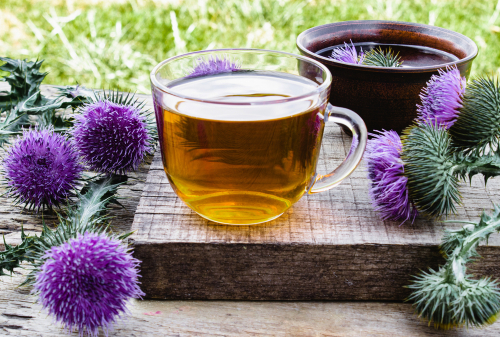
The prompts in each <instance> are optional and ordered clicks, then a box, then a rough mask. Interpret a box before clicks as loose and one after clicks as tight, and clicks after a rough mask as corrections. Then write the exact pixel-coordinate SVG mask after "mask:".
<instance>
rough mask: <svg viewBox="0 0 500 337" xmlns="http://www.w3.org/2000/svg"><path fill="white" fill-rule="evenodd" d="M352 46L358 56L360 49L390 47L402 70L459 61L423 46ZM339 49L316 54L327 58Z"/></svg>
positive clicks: (356, 44)
mask: <svg viewBox="0 0 500 337" xmlns="http://www.w3.org/2000/svg"><path fill="white" fill-rule="evenodd" d="M354 46H355V47H356V50H357V52H358V54H359V52H361V49H362V50H363V51H364V52H368V51H370V50H372V49H375V48H377V49H378V47H381V48H382V50H387V49H389V47H390V48H391V50H392V51H393V52H394V53H395V54H396V53H399V56H400V57H401V61H403V64H402V67H403V68H411V67H429V66H438V65H440V64H445V63H450V62H454V61H458V60H459V58H458V57H456V56H455V55H453V54H450V53H447V52H444V51H442V50H438V49H434V48H430V47H423V46H413V45H405V44H382V43H374V42H359V43H354ZM339 47H344V45H343V44H341V45H336V46H332V47H328V48H325V49H321V50H319V51H317V52H316V54H318V55H320V56H323V57H329V56H331V55H332V50H333V49H335V48H339Z"/></svg>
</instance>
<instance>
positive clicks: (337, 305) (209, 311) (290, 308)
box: [0, 83, 500, 337]
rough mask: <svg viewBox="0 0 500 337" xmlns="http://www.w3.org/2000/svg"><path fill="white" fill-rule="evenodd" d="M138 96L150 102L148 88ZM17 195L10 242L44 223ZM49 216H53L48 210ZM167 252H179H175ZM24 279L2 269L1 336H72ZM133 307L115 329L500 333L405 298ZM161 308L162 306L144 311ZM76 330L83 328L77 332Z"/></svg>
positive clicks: (134, 191)
mask: <svg viewBox="0 0 500 337" xmlns="http://www.w3.org/2000/svg"><path fill="white" fill-rule="evenodd" d="M4 84H5V83H0V90H4V89H5V88H4V87H2V85H4ZM43 88H44V92H45V94H50V92H51V88H50V87H49V86H43ZM140 97H141V98H142V99H146V100H148V101H149V102H150V96H148V95H141V96H140ZM156 167H157V169H159V168H158V166H156ZM148 169H149V163H145V164H144V165H142V166H141V167H140V169H139V171H138V172H136V173H134V174H133V178H134V179H131V180H130V181H129V182H128V183H127V184H126V185H125V186H123V188H121V189H120V192H119V194H120V196H122V197H123V198H124V199H122V200H121V202H122V204H124V206H125V208H124V209H121V208H114V209H113V210H112V211H111V213H112V215H113V216H114V217H115V218H114V219H113V227H114V228H115V230H117V231H127V230H130V227H131V225H132V218H133V215H134V213H135V209H136V206H137V204H138V203H139V199H140V196H141V194H142V191H143V189H144V187H145V185H144V181H145V179H146V174H147V172H148ZM339 187H340V186H339ZM2 193H3V192H2ZM11 203H12V199H9V198H0V218H1V221H0V233H2V232H3V233H7V237H8V238H7V241H8V243H13V244H15V243H16V242H18V237H19V236H20V235H19V231H20V229H21V225H24V227H25V228H27V229H28V230H30V231H34V232H38V231H40V230H41V215H40V214H35V213H32V212H27V211H24V210H23V208H22V207H20V206H13V205H12V204H11ZM44 217H45V219H46V220H47V215H44ZM51 222H54V221H53V220H52V221H51ZM210 226H212V225H209V228H212V227H210ZM212 229H213V228H212ZM1 249H3V247H2V245H1V243H0V250H1ZM163 258H164V259H165V258H168V259H170V260H176V259H177V257H176V256H175V255H171V256H168V257H167V256H165V257H163ZM489 259H490V260H493V258H489ZM492 266H493V265H492ZM487 272H488V273H489V272H490V271H488V270H487ZM21 280H22V276H21V275H18V274H15V275H14V277H13V278H10V277H7V276H5V277H0V336H30V337H31V336H40V337H53V336H68V334H67V333H66V332H65V331H64V330H63V329H61V326H60V325H59V324H54V322H53V318H52V317H51V316H48V315H47V313H46V312H44V311H41V306H40V305H39V304H36V303H35V300H36V298H35V296H33V295H30V291H31V288H19V287H17V286H18V285H19V284H20V282H21ZM184 282H190V280H185V281H184ZM129 310H130V315H129V316H126V317H124V319H118V322H117V323H116V324H115V329H114V331H113V332H111V333H110V334H109V335H110V336H141V337H143V336H304V337H307V336H485V337H488V336H492V337H493V336H498V335H500V324H498V323H496V324H494V325H492V326H490V327H487V328H485V329H481V330H465V329H461V330H452V331H448V332H442V331H438V330H434V329H433V328H432V327H428V326H427V324H426V323H425V322H422V321H420V320H419V319H418V318H417V317H416V316H415V315H414V314H413V310H412V308H411V306H410V304H405V303H388V302H385V303H381V302H292V301H287V302H263V301H260V302H254V301H245V302H242V301H154V300H143V301H139V300H136V301H132V302H131V304H130V305H129ZM157 311H160V312H161V313H160V314H158V315H153V316H152V315H145V314H146V313H156V312H157ZM71 336H78V334H77V333H73V334H71ZM100 336H101V337H102V336H104V334H103V333H101V334H100Z"/></svg>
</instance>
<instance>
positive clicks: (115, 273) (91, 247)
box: [33, 232, 144, 336]
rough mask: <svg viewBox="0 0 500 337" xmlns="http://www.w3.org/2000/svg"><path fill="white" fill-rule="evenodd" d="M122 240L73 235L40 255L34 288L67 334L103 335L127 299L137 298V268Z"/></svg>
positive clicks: (94, 235)
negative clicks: (101, 333)
mask: <svg viewBox="0 0 500 337" xmlns="http://www.w3.org/2000/svg"><path fill="white" fill-rule="evenodd" d="M127 250H128V249H127V246H126V245H124V244H122V242H121V241H119V240H116V239H112V238H110V237H108V236H106V235H105V234H96V233H88V232H86V233H85V234H84V235H81V234H78V237H77V238H76V239H70V240H69V242H66V243H64V244H62V245H60V246H57V247H52V248H50V249H49V250H47V251H46V252H45V255H44V256H43V258H44V259H46V260H45V262H44V264H43V265H42V266H41V267H40V271H39V272H38V273H37V274H36V281H35V285H34V289H33V292H36V293H38V295H39V302H40V303H41V304H42V306H43V308H44V309H47V310H48V312H49V314H51V315H54V317H55V320H56V321H57V322H61V323H62V324H63V325H64V326H65V328H67V329H68V330H69V331H70V332H72V331H74V330H75V329H78V330H79V332H80V336H83V334H84V333H85V332H86V333H87V334H88V335H89V336H97V335H98V328H99V327H102V329H103V330H104V332H105V334H106V336H107V335H108V330H110V329H111V328H112V325H113V323H114V322H115V317H116V316H119V315H120V314H121V313H124V312H125V313H126V312H127V309H126V304H127V301H128V300H129V299H130V298H140V297H141V296H144V293H143V292H142V291H141V289H140V288H139V285H138V284H139V282H138V278H139V277H140V276H139V275H138V270H137V268H138V266H139V264H140V261H139V260H137V259H135V258H133V257H132V254H131V253H130V252H128V251H127Z"/></svg>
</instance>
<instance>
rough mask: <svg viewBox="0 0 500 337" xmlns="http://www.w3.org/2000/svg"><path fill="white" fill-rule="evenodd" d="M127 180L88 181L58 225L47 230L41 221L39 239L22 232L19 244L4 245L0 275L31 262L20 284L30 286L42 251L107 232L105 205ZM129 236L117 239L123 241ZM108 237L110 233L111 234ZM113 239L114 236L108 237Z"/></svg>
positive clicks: (119, 177)
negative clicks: (86, 233)
mask: <svg viewBox="0 0 500 337" xmlns="http://www.w3.org/2000/svg"><path fill="white" fill-rule="evenodd" d="M126 180H127V177H126V176H119V175H111V176H107V177H99V178H97V179H94V180H90V181H88V183H87V184H86V185H85V186H84V187H83V189H82V191H81V193H80V194H79V200H80V201H79V203H78V204H77V205H76V206H74V207H69V208H68V210H67V214H66V216H62V215H60V214H59V215H58V216H59V225H58V226H57V228H55V229H50V228H49V227H47V226H46V224H45V222H43V230H42V233H41V235H40V236H26V235H24V232H23V233H22V243H21V244H20V245H19V246H16V247H13V246H10V245H6V250H5V251H3V252H0V275H3V274H5V272H4V270H5V271H7V272H10V273H12V271H13V270H14V269H15V268H18V267H20V264H21V263H22V262H30V263H31V265H32V269H31V270H30V273H29V274H28V275H27V277H26V280H25V281H24V282H23V283H22V285H28V284H32V283H33V282H34V281H35V275H36V273H37V272H38V271H39V268H40V266H41V265H42V264H43V263H44V262H45V259H44V257H43V256H44V255H45V251H47V250H48V249H50V248H51V247H55V246H60V245H62V244H63V243H65V242H67V241H68V240H69V239H72V238H76V237H77V236H78V234H84V233H85V232H89V233H104V232H109V225H107V224H106V222H107V219H108V218H107V217H106V216H105V211H106V207H107V205H109V203H112V202H117V201H116V192H117V191H118V187H119V186H120V185H122V184H123V183H124V182H125V181H126ZM130 234H131V233H125V234H123V235H120V236H116V237H117V238H118V239H120V240H125V239H126V238H127V237H128V236H129V235H130ZM110 235H111V234H110ZM111 236H115V235H111Z"/></svg>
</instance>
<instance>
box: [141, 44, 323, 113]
mask: <svg viewBox="0 0 500 337" xmlns="http://www.w3.org/2000/svg"><path fill="white" fill-rule="evenodd" d="M231 51H237V52H244V53H247V52H261V53H270V54H278V55H284V56H289V57H294V58H296V59H298V60H302V61H306V62H309V63H312V64H313V65H315V66H316V67H318V68H320V69H321V70H322V71H323V72H324V73H325V74H326V78H325V79H324V80H323V83H321V84H320V85H318V86H317V87H316V88H315V89H314V90H312V91H308V92H307V93H305V94H302V95H299V96H293V97H289V98H280V99H275V100H269V101H262V102H221V101H216V100H210V99H200V98H197V97H192V96H187V95H183V94H181V93H179V92H177V91H175V90H172V89H170V88H169V87H167V86H166V85H164V84H162V83H160V81H158V79H157V78H156V74H157V73H158V71H159V70H160V68H162V67H163V66H164V65H165V64H167V63H170V62H172V61H175V60H178V59H181V58H185V57H191V56H193V55H198V54H199V55H200V56H202V55H204V54H213V53H220V52H231ZM150 81H151V84H152V86H153V87H154V89H158V90H161V91H163V92H164V93H166V94H169V95H173V96H175V97H178V98H182V99H186V100H191V101H197V102H203V103H209V104H219V105H236V106H246V105H271V104H279V103H286V102H293V101H298V100H301V99H304V98H307V97H310V96H314V95H318V94H321V93H322V92H324V91H325V90H328V89H329V87H330V85H331V84H332V74H331V73H330V70H328V68H327V67H326V66H325V65H324V64H322V63H321V62H319V61H317V60H314V59H312V58H310V57H307V56H302V55H297V54H292V53H287V52H282V51H276V50H269V49H257V48H221V49H210V50H198V51H194V52H189V53H184V54H181V55H176V56H173V57H170V58H168V59H166V60H163V61H161V62H160V63H158V64H157V65H156V66H155V67H154V68H153V70H152V71H151V73H150Z"/></svg>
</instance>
